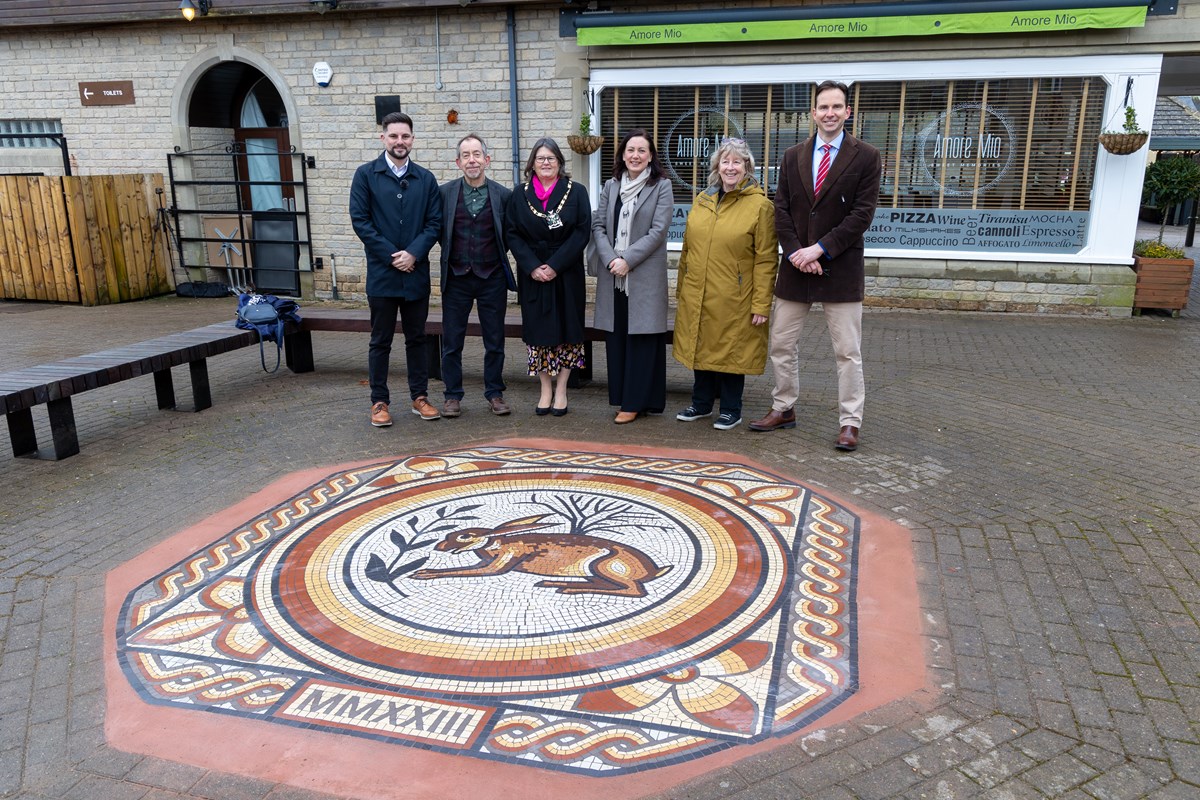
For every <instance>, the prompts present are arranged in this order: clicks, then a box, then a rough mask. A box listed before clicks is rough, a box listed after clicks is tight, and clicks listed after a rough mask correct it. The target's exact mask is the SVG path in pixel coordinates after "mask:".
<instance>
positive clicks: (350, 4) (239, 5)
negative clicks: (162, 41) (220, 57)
mask: <svg viewBox="0 0 1200 800" xmlns="http://www.w3.org/2000/svg"><path fill="white" fill-rule="evenodd" d="M212 3H213V7H212V10H211V11H210V12H209V13H208V16H206V17H199V16H198V17H196V19H195V20H193V21H192V22H191V23H188V22H186V21H185V20H184V19H183V18H182V16H181V15H180V13H179V0H0V4H2V5H3V6H4V11H3V13H0V31H3V30H6V29H15V28H20V29H28V28H34V27H40V28H60V27H61V28H67V27H73V28H79V27H83V26H93V25H110V24H117V23H126V24H128V23H143V22H171V23H175V22H178V23H179V24H180V25H188V24H191V25H203V24H204V22H205V20H216V19H233V18H239V19H240V18H247V17H265V16H280V15H285V14H286V15H292V16H297V15H310V16H312V17H314V18H315V17H316V16H317V12H316V10H315V9H314V7H313V4H312V2H311V0H212ZM534 3H538V4H541V5H544V4H545V0H471V2H470V3H469V5H468V6H467V8H479V7H481V6H495V7H499V6H516V5H532V4H534ZM434 8H439V9H449V10H456V9H461V10H466V9H464V8H463V5H462V4H461V3H460V2H459V0H339V2H338V6H337V9H335V10H333V11H330V12H329V14H331V15H333V14H337V15H341V14H352V13H355V12H363V11H375V12H379V11H427V10H430V9H434Z"/></svg>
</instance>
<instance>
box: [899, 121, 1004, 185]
mask: <svg viewBox="0 0 1200 800" xmlns="http://www.w3.org/2000/svg"><path fill="white" fill-rule="evenodd" d="M1016 151H1017V148H1016V137H1015V132H1014V131H1013V127H1012V123H1010V122H1009V121H1008V118H1007V117H1005V116H1004V114H1002V113H1000V112H999V111H997V110H996V109H995V108H993V107H992V106H988V105H984V104H983V103H959V104H958V105H956V106H954V107H953V108H951V109H950V110H948V111H943V112H942V113H941V114H938V115H937V117H935V118H934V119H933V120H932V121H930V122H929V124H928V125H926V126H925V127H924V128H922V129H921V132H920V133H919V134H917V161H918V164H919V166H920V170H921V173H922V175H923V176H924V177H925V179H926V180H927V181H928V182H929V183H931V184H933V185H934V186H936V187H937V188H938V189H939V190H941V191H942V192H944V193H945V194H948V195H953V196H968V197H970V196H972V195H982V194H987V193H988V192H989V191H991V190H992V189H993V188H994V187H995V186H996V185H997V184H998V183H1000V181H1002V180H1003V179H1004V176H1005V175H1007V174H1008V171H1009V169H1010V168H1011V167H1012V163H1013V159H1014V157H1015V155H1016Z"/></svg>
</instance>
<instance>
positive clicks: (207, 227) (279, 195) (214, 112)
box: [171, 53, 312, 295]
mask: <svg viewBox="0 0 1200 800" xmlns="http://www.w3.org/2000/svg"><path fill="white" fill-rule="evenodd" d="M229 55H230V54H228V53H224V54H221V55H220V56H218V57H215V58H214V57H211V56H209V57H202V58H200V59H198V60H197V61H194V62H193V64H191V65H189V67H190V68H191V69H190V71H189V72H187V73H185V75H184V79H183V81H182V83H181V86H180V89H179V92H178V93H177V95H176V104H175V109H176V113H177V114H178V116H177V119H180V118H182V121H183V122H184V123H185V124H184V126H183V130H182V131H181V133H182V134H183V135H182V136H181V137H180V138H181V139H182V140H183V141H184V143H185V146H184V147H182V148H178V149H177V152H176V153H175V154H173V155H172V157H171V161H172V167H173V168H172V189H173V191H174V190H175V189H177V188H178V189H180V191H179V192H178V193H177V194H176V195H175V198H176V205H177V208H178V210H179V212H180V214H181V215H183V217H185V219H183V220H181V231H180V232H181V234H183V233H184V232H185V231H186V233H187V234H188V235H181V237H180V240H181V242H183V243H184V244H185V245H186V244H188V243H189V242H190V243H191V245H192V247H191V249H190V251H189V254H188V255H185V256H184V262H185V266H206V267H208V268H209V269H213V270H216V272H217V273H219V274H221V275H222V276H223V277H224V279H225V280H226V281H227V282H228V283H229V284H230V286H231V287H232V288H234V289H235V290H237V291H243V290H246V289H249V288H251V287H253V288H254V289H256V290H258V291H261V292H272V293H275V294H289V295H299V294H300V293H301V292H300V262H301V254H302V252H304V253H305V254H306V256H307V259H311V251H312V248H311V242H310V240H309V232H308V224H307V215H306V212H305V209H306V206H307V203H306V202H305V199H306V198H305V196H304V190H305V186H304V178H305V175H304V165H303V163H302V162H301V158H302V156H301V155H300V154H298V153H297V152H296V151H295V149H294V148H293V146H292V131H291V128H290V125H289V123H290V120H289V108H290V107H291V104H290V103H289V102H288V100H287V98H286V97H285V96H283V95H282V94H281V87H282V86H283V84H281V83H278V82H277V76H276V78H274V79H273V77H272V76H269V75H268V74H266V73H265V72H264V69H263V68H260V66H259V65H256V63H252V62H253V61H254V60H255V59H252V58H238V57H237V56H236V55H235V57H234V58H230V57H229ZM184 250H187V248H186V247H183V248H181V251H184ZM192 259H195V260H192ZM189 261H191V263H189ZM310 268H311V265H310Z"/></svg>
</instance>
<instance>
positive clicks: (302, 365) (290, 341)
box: [283, 331, 315, 373]
mask: <svg viewBox="0 0 1200 800" xmlns="http://www.w3.org/2000/svg"><path fill="white" fill-rule="evenodd" d="M283 355H284V357H285V358H286V359H287V365H288V369H290V370H291V371H292V372H295V373H301V372H312V371H313V370H314V369H315V367H314V366H313V350H312V333H311V332H310V331H296V332H295V333H289V334H287V335H286V336H284V337H283Z"/></svg>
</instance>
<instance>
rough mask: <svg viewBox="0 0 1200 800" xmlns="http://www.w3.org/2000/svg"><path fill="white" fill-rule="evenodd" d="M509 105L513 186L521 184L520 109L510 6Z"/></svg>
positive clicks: (515, 30) (511, 8) (515, 49)
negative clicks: (518, 106) (518, 108)
mask: <svg viewBox="0 0 1200 800" xmlns="http://www.w3.org/2000/svg"><path fill="white" fill-rule="evenodd" d="M507 27H508V107H509V108H510V109H511V111H510V112H509V117H510V118H511V120H512V165H513V186H520V185H521V141H520V133H519V131H520V127H521V125H520V119H521V114H520V111H518V110H517V20H516V15H515V14H514V13H513V7H512V6H509V7H508V12H507Z"/></svg>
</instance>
